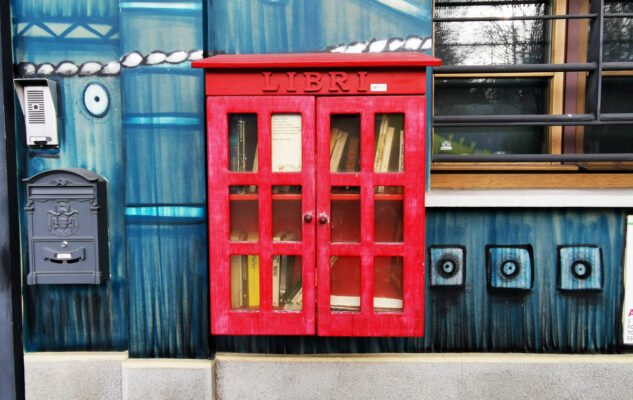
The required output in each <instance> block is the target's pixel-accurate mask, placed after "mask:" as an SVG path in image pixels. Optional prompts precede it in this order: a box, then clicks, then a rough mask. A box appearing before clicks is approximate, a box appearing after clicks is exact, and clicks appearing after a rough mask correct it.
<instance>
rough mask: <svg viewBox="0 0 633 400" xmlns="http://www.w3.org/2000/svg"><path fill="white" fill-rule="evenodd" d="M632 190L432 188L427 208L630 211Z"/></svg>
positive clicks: (427, 194) (632, 198)
mask: <svg viewBox="0 0 633 400" xmlns="http://www.w3.org/2000/svg"><path fill="white" fill-rule="evenodd" d="M632 202H633V189H431V190H429V191H428V192H426V199H425V204H426V207H478V208H479V207H482V208H486V207H528V208H534V207H545V208H556V207H561V208H565V207H589V208H621V207H624V208H627V207H630V205H631V204H632Z"/></svg>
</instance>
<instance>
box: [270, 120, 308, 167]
mask: <svg viewBox="0 0 633 400" xmlns="http://www.w3.org/2000/svg"><path fill="white" fill-rule="evenodd" d="M270 131H271V133H270V136H271V144H272V150H271V152H272V155H271V158H272V171H273V172H300V171H301V114H273V116H272V117H271V120H270Z"/></svg>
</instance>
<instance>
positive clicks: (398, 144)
mask: <svg viewBox="0 0 633 400" xmlns="http://www.w3.org/2000/svg"><path fill="white" fill-rule="evenodd" d="M404 143H405V142H404V114H376V116H375V119H374V172H402V171H404Z"/></svg>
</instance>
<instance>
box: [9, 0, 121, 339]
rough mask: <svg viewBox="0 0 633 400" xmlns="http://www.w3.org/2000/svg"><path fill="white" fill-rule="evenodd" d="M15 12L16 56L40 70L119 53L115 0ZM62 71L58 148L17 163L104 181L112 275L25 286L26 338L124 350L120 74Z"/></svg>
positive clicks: (18, 6) (37, 5) (17, 6)
mask: <svg viewBox="0 0 633 400" xmlns="http://www.w3.org/2000/svg"><path fill="white" fill-rule="evenodd" d="M13 14H14V49H15V58H16V63H19V62H22V61H29V62H31V63H33V64H37V65H40V67H41V68H42V69H41V71H40V72H46V71H48V70H50V68H51V67H52V66H58V65H61V66H62V70H64V71H67V70H68V69H67V68H68V67H67V66H68V65H69V64H65V65H62V64H64V62H65V61H68V60H72V61H73V62H72V63H71V64H73V65H74V64H81V63H85V62H88V61H99V62H104V63H106V62H108V61H110V60H112V59H116V58H117V57H118V52H119V41H118V26H119V16H118V5H117V2H116V1H97V0H94V1H64V2H61V1H60V2H44V3H43V2H40V1H16V2H13ZM71 70H72V68H71ZM65 75H67V74H62V75H57V76H55V77H53V78H52V79H54V80H55V81H57V82H58V83H59V86H60V89H61V90H60V96H61V101H60V104H61V114H62V115H61V119H62V120H63V123H62V125H61V126H62V131H61V137H60V141H61V142H60V147H59V151H54V152H51V151H42V150H36V149H29V150H25V151H23V152H22V163H23V165H22V166H21V169H22V171H23V172H22V173H23V177H27V176H33V175H35V174H36V173H39V172H41V171H44V170H49V169H55V168H66V167H79V168H85V169H89V170H91V171H94V172H97V173H98V174H100V175H102V176H103V177H104V178H106V179H107V180H108V186H109V192H108V194H109V198H108V203H109V205H110V206H109V210H108V217H109V226H110V271H111V277H110V279H109V281H108V282H107V283H105V284H103V285H98V286H80V285H71V286H58V285H38V286H25V288H24V292H23V293H24V295H23V297H24V314H25V315H24V345H25V349H26V350H27V351H42V350H69V349H83V350H122V349H126V348H127V342H128V334H127V326H128V318H127V315H128V309H127V290H126V286H127V283H126V274H127V272H126V262H125V243H126V240H125V225H124V196H123V195H124V179H123V175H122V173H121V168H122V166H123V165H124V159H123V141H122V136H121V97H120V93H121V90H120V86H119V78H118V77H116V76H109V77H101V76H86V77H84V76H73V77H67V76H65ZM95 84H98V85H99V86H100V87H101V88H102V89H103V91H104V92H105V93H106V95H107V97H108V102H109V107H108V108H107V110H105V112H102V114H101V115H100V116H99V117H95V116H94V115H93V114H92V113H91V112H90V108H92V107H93V105H91V104H86V103H85V102H84V96H83V94H84V91H85V90H86V88H87V87H89V86H90V85H95ZM102 111H103V110H102ZM18 126H21V124H18ZM19 134H22V132H19ZM24 243H25V242H24V241H23V249H24V248H25V245H24ZM25 252H26V251H25V250H23V254H25ZM24 272H26V271H24ZM24 276H26V275H24Z"/></svg>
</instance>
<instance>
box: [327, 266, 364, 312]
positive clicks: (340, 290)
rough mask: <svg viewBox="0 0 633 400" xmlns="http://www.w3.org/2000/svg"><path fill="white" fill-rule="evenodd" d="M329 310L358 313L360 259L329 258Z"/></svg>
mask: <svg viewBox="0 0 633 400" xmlns="http://www.w3.org/2000/svg"><path fill="white" fill-rule="evenodd" d="M330 293H331V294H330V309H331V310H332V311H360V257H346V256H341V257H338V256H333V257H331V258H330Z"/></svg>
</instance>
